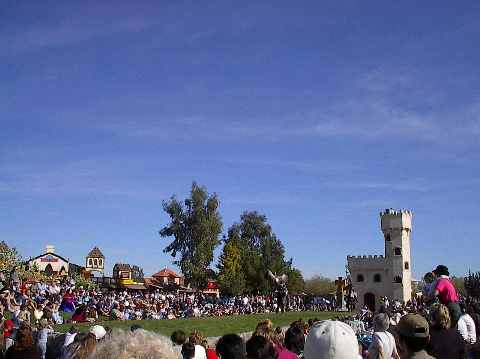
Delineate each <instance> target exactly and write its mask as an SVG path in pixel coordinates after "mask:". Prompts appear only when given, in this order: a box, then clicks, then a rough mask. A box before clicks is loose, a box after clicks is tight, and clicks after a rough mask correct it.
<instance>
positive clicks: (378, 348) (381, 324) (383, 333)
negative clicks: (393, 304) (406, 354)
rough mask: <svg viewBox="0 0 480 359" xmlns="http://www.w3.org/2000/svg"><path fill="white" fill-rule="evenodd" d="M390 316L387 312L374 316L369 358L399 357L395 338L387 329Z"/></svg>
mask: <svg viewBox="0 0 480 359" xmlns="http://www.w3.org/2000/svg"><path fill="white" fill-rule="evenodd" d="M389 326H390V318H389V317H388V315H387V314H385V313H380V314H377V315H376V316H375V317H374V318H373V330H374V333H373V340H372V344H371V345H370V347H369V348H368V359H391V358H393V359H399V358H400V356H399V355H398V352H397V346H396V344H395V338H394V337H393V335H392V334H391V333H389V332H388V331H387V330H388V328H389Z"/></svg>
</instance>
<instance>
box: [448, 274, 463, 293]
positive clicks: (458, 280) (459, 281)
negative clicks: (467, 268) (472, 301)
mask: <svg viewBox="0 0 480 359" xmlns="http://www.w3.org/2000/svg"><path fill="white" fill-rule="evenodd" d="M450 280H451V282H452V283H453V286H454V287H455V289H456V290H457V293H458V294H461V295H463V296H466V295H467V291H466V289H465V278H464V277H455V276H454V277H452V278H450Z"/></svg>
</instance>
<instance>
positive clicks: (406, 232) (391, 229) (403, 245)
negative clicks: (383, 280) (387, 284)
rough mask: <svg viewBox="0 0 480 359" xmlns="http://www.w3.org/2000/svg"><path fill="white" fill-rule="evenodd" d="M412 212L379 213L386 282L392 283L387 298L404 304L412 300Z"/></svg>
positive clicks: (390, 211) (387, 211)
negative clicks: (383, 241) (385, 264)
mask: <svg viewBox="0 0 480 359" xmlns="http://www.w3.org/2000/svg"><path fill="white" fill-rule="evenodd" d="M412 216H413V214H412V212H411V211H408V210H401V211H397V210H393V209H387V210H385V211H384V212H381V213H380V223H381V227H382V232H383V235H384V239H385V259H386V262H387V266H388V268H387V269H388V274H387V276H388V280H389V281H391V283H392V293H390V294H389V297H391V298H396V299H401V300H403V301H405V302H407V301H409V300H410V299H411V298H412V269H411V257H410V234H411V232H412Z"/></svg>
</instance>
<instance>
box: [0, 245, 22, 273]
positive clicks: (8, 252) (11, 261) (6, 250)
mask: <svg viewBox="0 0 480 359" xmlns="http://www.w3.org/2000/svg"><path fill="white" fill-rule="evenodd" d="M20 264H21V258H20V255H19V254H18V252H17V250H16V249H15V248H13V247H9V246H8V245H7V243H5V242H4V241H1V242H0V271H2V272H7V273H10V271H11V270H12V269H13V268H14V267H18V266H19V265H20Z"/></svg>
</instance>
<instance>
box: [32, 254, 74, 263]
mask: <svg viewBox="0 0 480 359" xmlns="http://www.w3.org/2000/svg"><path fill="white" fill-rule="evenodd" d="M46 256H54V257H57V258H60V259H61V260H62V261H64V262H67V263H70V261H69V260H68V259H65V258H63V257H62V256H59V255H58V254H56V253H43V254H40V255H39V256H36V257H35V258H32V259H30V261H34V260H36V259H39V258H42V257H46Z"/></svg>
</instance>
